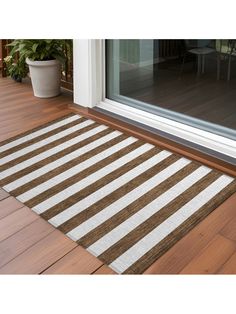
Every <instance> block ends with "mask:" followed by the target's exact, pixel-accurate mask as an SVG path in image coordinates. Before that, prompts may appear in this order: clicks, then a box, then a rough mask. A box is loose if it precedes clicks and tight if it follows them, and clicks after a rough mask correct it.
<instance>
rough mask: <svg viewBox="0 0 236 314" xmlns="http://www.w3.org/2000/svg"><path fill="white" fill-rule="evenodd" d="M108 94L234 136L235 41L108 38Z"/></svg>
mask: <svg viewBox="0 0 236 314" xmlns="http://www.w3.org/2000/svg"><path fill="white" fill-rule="evenodd" d="M106 97H107V98H109V99H112V100H114V101H116V102H119V103H121V104H126V105H129V106H132V107H135V108H138V109H142V110H144V111H148V112H151V113H154V114H156V115H159V116H163V117H166V118H168V119H172V120H175V121H178V122H182V123H185V124H188V125H190V126H194V127H197V128H200V129H204V130H207V131H210V132H212V133H215V134H220V135H223V136H225V137H228V138H231V139H235V138H236V44H235V40H232V39H231V40H211V39H209V40H206V39H199V40H158V39H150V40H148V39H145V40H107V41H106Z"/></svg>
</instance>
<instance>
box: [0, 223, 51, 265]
mask: <svg viewBox="0 0 236 314" xmlns="http://www.w3.org/2000/svg"><path fill="white" fill-rule="evenodd" d="M54 230H55V229H54V228H53V227H52V226H51V225H50V224H49V223H47V222H46V221H45V220H44V219H42V218H39V219H36V220H35V221H33V222H32V223H31V224H29V225H28V226H26V227H25V228H23V229H21V230H20V231H18V232H16V233H15V234H13V235H12V236H10V237H9V238H7V239H6V240H3V241H2V242H0V267H1V266H3V265H5V264H7V263H9V262H10V261H11V260H12V259H14V258H15V257H16V256H18V255H19V254H21V253H22V252H24V251H25V250H27V249H28V248H29V247H31V246H32V245H34V244H35V243H37V242H38V241H39V240H41V239H43V238H44V237H45V236H47V235H48V234H49V233H51V232H53V231H54Z"/></svg>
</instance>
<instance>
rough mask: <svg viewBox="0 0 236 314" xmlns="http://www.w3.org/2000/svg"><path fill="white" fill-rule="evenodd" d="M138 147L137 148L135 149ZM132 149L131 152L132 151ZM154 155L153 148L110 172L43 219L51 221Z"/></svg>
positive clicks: (44, 215)
mask: <svg viewBox="0 0 236 314" xmlns="http://www.w3.org/2000/svg"><path fill="white" fill-rule="evenodd" d="M142 144H143V143H142V142H141V141H138V142H136V143H135V145H133V147H132V149H134V148H137V147H139V146H141V145H142ZM134 146H136V147H134ZM132 149H131V150H132ZM154 154H156V148H153V149H152V150H150V151H148V152H146V153H144V154H142V155H141V156H139V157H137V158H135V159H133V160H131V161H129V162H128V163H127V164H125V165H124V166H122V167H120V168H118V169H116V170H114V171H112V172H110V173H109V174H107V175H106V176H104V177H103V178H102V179H99V180H97V181H95V182H94V183H92V184H90V185H89V186H87V187H86V188H84V189H83V190H81V191H79V192H78V193H75V194H73V195H72V196H71V197H68V198H66V199H65V200H64V201H63V202H61V203H59V204H56V205H55V206H53V207H51V208H50V209H48V210H47V211H45V212H44V213H43V214H42V217H43V218H44V219H47V220H49V219H51V218H52V217H54V216H55V215H57V214H59V213H61V212H62V211H63V210H64V209H65V208H68V207H69V206H72V205H73V204H75V203H77V202H79V201H80V200H82V199H83V198H85V197H86V196H88V195H90V194H92V193H93V192H95V191H97V190H99V189H100V188H101V187H103V186H104V185H105V184H108V183H109V182H111V181H113V180H114V179H116V178H118V177H120V176H122V175H123V174H124V173H126V172H128V171H129V170H130V169H133V168H134V167H136V166H138V165H140V164H142V163H143V162H144V161H145V160H147V159H149V158H150V157H152V156H153V155H154Z"/></svg>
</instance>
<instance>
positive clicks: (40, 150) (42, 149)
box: [0, 121, 99, 171]
mask: <svg viewBox="0 0 236 314" xmlns="http://www.w3.org/2000/svg"><path fill="white" fill-rule="evenodd" d="M82 122H83V121H79V123H82ZM79 123H78V124H79ZM98 125H99V124H98V123H96V122H94V123H93V124H91V125H89V126H86V127H84V128H82V129H80V130H78V131H75V132H73V133H71V134H69V135H66V136H64V137H62V138H60V139H58V140H55V141H53V142H52V143H49V144H46V145H44V146H43V147H40V148H38V149H35V150H33V151H32V152H29V153H27V154H25V155H23V156H21V157H19V158H16V159H13V160H11V161H9V162H7V163H5V164H3V165H1V166H0V171H4V170H6V169H8V168H11V167H13V166H15V165H17V164H19V163H21V162H23V161H26V160H27V159H30V158H32V157H34V156H36V155H39V154H41V153H43V152H45V151H47V150H49V149H52V148H53V147H56V146H58V145H60V144H62V143H64V142H66V141H69V140H71V139H72V138H74V137H77V136H79V135H81V134H83V133H85V132H87V131H88V130H91V129H93V128H95V127H97V126H98Z"/></svg>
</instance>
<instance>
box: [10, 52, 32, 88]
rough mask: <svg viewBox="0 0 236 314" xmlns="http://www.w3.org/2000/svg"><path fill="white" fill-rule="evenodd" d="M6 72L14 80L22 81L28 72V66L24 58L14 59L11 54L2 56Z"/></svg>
mask: <svg viewBox="0 0 236 314" xmlns="http://www.w3.org/2000/svg"><path fill="white" fill-rule="evenodd" d="M4 62H5V64H6V68H7V74H8V75H9V76H10V77H11V78H12V79H13V80H15V81H16V82H20V83H21V82H22V79H23V78H25V77H26V76H27V74H28V71H29V70H28V67H27V65H26V63H25V61H24V60H14V58H13V57H12V56H7V57H6V58H4Z"/></svg>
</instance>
